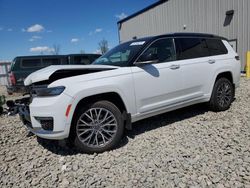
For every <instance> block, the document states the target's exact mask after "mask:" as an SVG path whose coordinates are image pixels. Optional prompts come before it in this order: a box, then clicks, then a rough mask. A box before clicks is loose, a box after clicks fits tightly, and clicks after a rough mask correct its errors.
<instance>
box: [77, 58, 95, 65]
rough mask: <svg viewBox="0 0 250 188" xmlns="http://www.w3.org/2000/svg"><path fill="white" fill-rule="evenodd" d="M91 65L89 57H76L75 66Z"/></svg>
mask: <svg viewBox="0 0 250 188" xmlns="http://www.w3.org/2000/svg"><path fill="white" fill-rule="evenodd" d="M90 63H91V61H90V59H89V57H88V56H75V57H74V62H73V64H78V65H89V64H90Z"/></svg>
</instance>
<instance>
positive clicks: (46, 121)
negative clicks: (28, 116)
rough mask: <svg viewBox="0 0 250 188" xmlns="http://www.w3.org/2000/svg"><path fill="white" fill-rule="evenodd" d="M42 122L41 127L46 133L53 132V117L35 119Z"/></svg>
mask: <svg viewBox="0 0 250 188" xmlns="http://www.w3.org/2000/svg"><path fill="white" fill-rule="evenodd" d="M35 119H36V120H37V121H39V122H40V124H41V127H42V128H43V129H44V130H46V131H53V129H54V121H53V118H52V117H35Z"/></svg>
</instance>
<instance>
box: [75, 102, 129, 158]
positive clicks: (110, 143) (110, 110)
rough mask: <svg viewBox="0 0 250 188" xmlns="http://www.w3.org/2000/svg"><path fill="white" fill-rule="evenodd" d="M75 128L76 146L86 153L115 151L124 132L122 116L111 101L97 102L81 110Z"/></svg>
mask: <svg viewBox="0 0 250 188" xmlns="http://www.w3.org/2000/svg"><path fill="white" fill-rule="evenodd" d="M73 126H74V136H75V138H74V139H75V141H74V143H75V146H76V147H77V148H78V149H79V150H80V151H82V152H86V153H94V152H96V153H98V152H103V151H106V150H110V149H113V148H114V147H115V146H116V145H117V144H118V143H119V142H120V140H121V138H122V135H123V131H124V125H123V121H122V114H121V112H120V110H119V109H118V108H117V107H116V106H115V105H114V104H113V103H111V102H109V101H99V102H95V103H93V104H89V105H86V106H84V107H82V108H81V109H79V111H78V112H77V115H76V118H75V122H74V125H73Z"/></svg>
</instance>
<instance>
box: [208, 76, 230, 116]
mask: <svg viewBox="0 0 250 188" xmlns="http://www.w3.org/2000/svg"><path fill="white" fill-rule="evenodd" d="M233 98H234V87H233V84H232V82H231V81H230V80H228V79H227V78H219V79H218V80H216V82H215V84H214V88H213V92H212V96H211V98H210V101H209V106H210V108H211V109H212V110H213V111H216V112H218V111H224V110H227V109H229V107H230V105H231V103H232V101H233Z"/></svg>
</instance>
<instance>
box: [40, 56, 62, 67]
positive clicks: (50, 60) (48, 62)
mask: <svg viewBox="0 0 250 188" xmlns="http://www.w3.org/2000/svg"><path fill="white" fill-rule="evenodd" d="M60 64H61V61H60V59H59V58H48V59H47V58H46V59H43V66H46V67H47V66H50V65H60Z"/></svg>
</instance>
